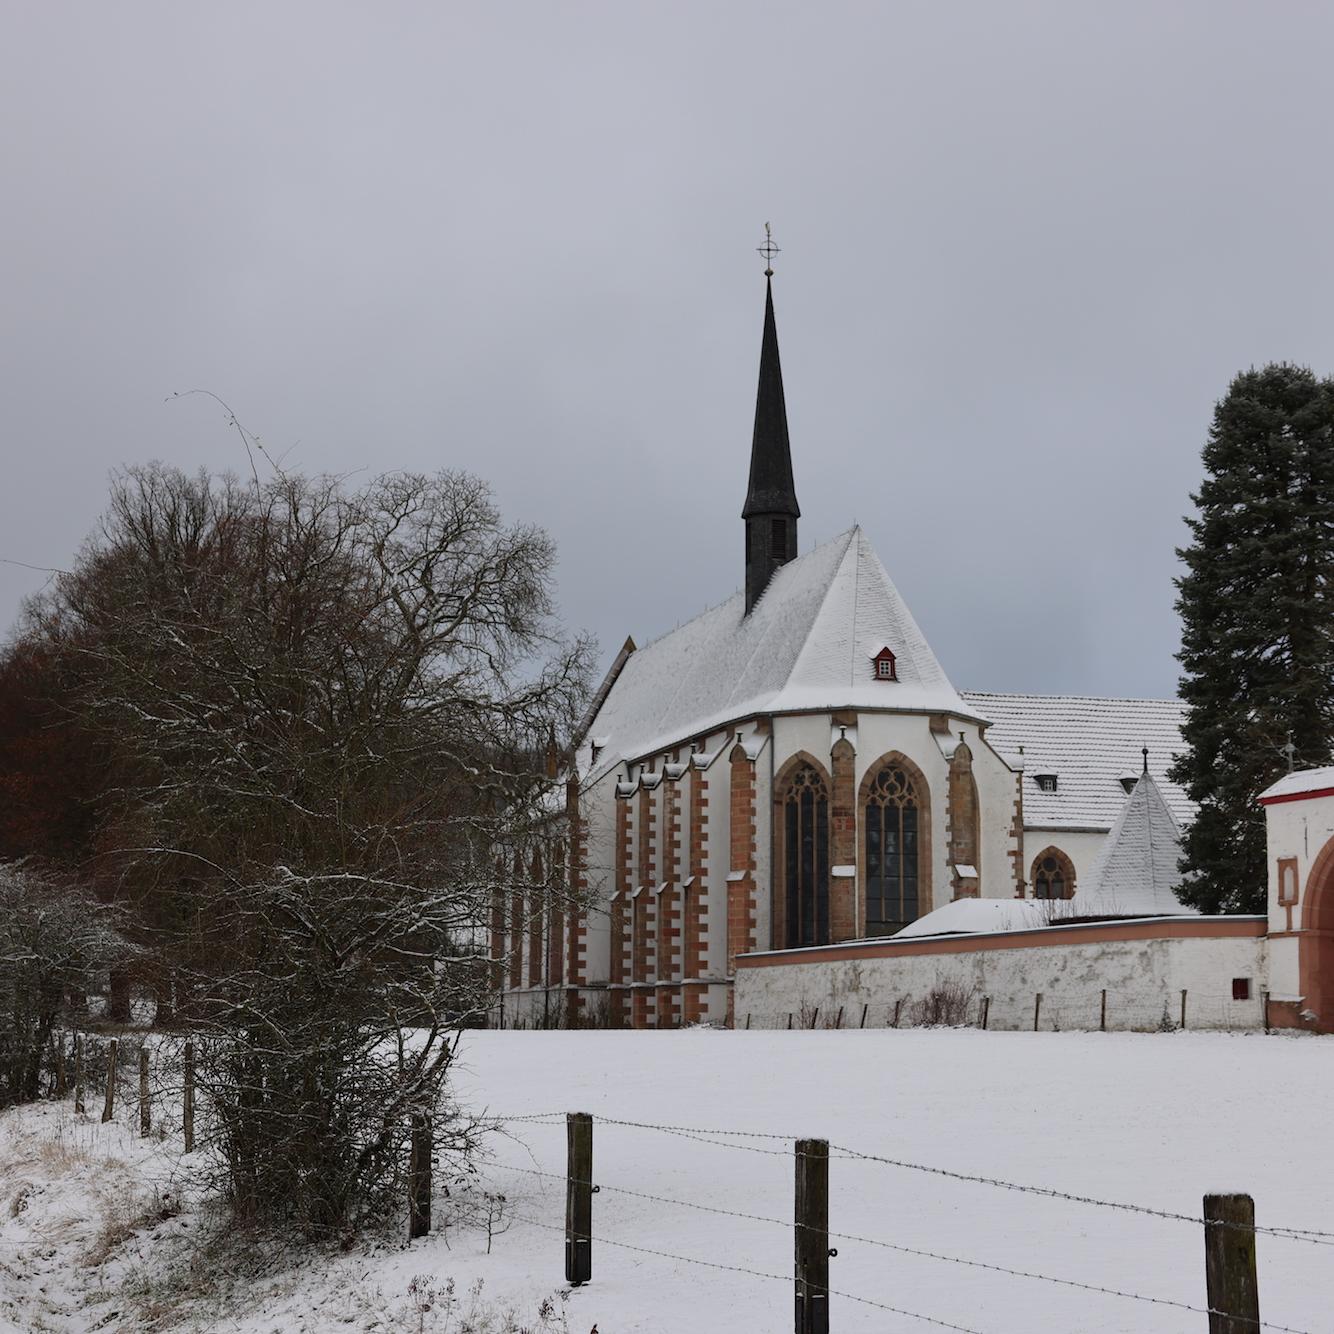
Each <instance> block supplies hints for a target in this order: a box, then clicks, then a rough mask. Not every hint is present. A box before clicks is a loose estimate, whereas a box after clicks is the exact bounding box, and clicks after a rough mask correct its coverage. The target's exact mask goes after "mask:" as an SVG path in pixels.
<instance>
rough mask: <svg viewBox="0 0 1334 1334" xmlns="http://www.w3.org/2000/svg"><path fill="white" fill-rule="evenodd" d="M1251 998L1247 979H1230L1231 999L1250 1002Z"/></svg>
mask: <svg viewBox="0 0 1334 1334" xmlns="http://www.w3.org/2000/svg"><path fill="white" fill-rule="evenodd" d="M1250 998H1251V979H1250V978H1249V977H1234V978H1233V979H1232V999H1233V1000H1234V1001H1238V1000H1250Z"/></svg>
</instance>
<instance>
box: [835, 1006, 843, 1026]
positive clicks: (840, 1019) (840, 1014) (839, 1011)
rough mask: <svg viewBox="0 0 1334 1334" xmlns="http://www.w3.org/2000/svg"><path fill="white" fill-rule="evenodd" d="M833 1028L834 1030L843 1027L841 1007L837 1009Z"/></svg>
mask: <svg viewBox="0 0 1334 1334" xmlns="http://www.w3.org/2000/svg"><path fill="white" fill-rule="evenodd" d="M834 1027H835V1028H842V1027H843V1007H842V1006H841V1005H840V1006H839V1007H838V1018H837V1019H836V1020H834Z"/></svg>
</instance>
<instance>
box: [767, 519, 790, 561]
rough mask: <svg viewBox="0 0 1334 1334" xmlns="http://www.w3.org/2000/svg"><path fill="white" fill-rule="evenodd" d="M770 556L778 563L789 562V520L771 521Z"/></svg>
mask: <svg viewBox="0 0 1334 1334" xmlns="http://www.w3.org/2000/svg"><path fill="white" fill-rule="evenodd" d="M769 554H770V555H771V556H772V557H773V558H774V560H777V561H785V560H787V520H786V519H771V520H770V521H769Z"/></svg>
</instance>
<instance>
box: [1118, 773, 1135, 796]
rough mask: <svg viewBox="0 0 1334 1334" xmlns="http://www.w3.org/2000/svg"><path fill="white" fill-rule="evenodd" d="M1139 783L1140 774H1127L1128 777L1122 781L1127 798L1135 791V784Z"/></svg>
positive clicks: (1122, 788)
mask: <svg viewBox="0 0 1334 1334" xmlns="http://www.w3.org/2000/svg"><path fill="white" fill-rule="evenodd" d="M1138 782H1139V775H1138V774H1126V776H1125V777H1124V778H1122V779H1121V791H1122V792H1124V793H1125V794H1126V796H1129V795H1130V794H1131V793H1132V792H1133V791H1134V790H1135V784H1136V783H1138Z"/></svg>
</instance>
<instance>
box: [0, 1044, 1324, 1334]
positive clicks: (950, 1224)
mask: <svg viewBox="0 0 1334 1334" xmlns="http://www.w3.org/2000/svg"><path fill="white" fill-rule="evenodd" d="M455 1087H456V1091H457V1093H458V1094H459V1095H460V1096H461V1097H462V1099H463V1101H464V1102H465V1103H466V1104H468V1105H469V1106H471V1107H472V1108H473V1109H475V1110H482V1109H488V1110H490V1111H491V1112H493V1113H496V1114H501V1115H504V1116H509V1117H516V1118H517V1117H533V1116H538V1117H540V1116H541V1115H542V1114H545V1113H555V1114H557V1117H556V1118H553V1119H552V1120H550V1121H544V1120H523V1121H517V1120H516V1121H514V1122H513V1123H512V1124H511V1126H510V1132H509V1136H508V1137H506V1136H494V1137H492V1139H491V1142H490V1153H491V1159H490V1161H489V1162H488V1163H486V1164H484V1165H483V1167H482V1173H481V1179H480V1181H479V1183H478V1186H477V1190H478V1191H490V1192H492V1193H503V1194H504V1195H505V1197H506V1205H505V1208H506V1213H507V1217H508V1220H509V1225H508V1230H506V1231H503V1232H502V1233H500V1234H499V1235H497V1236H496V1237H495V1239H494V1245H493V1249H492V1252H491V1254H489V1255H488V1254H487V1253H486V1250H487V1242H486V1234H485V1231H484V1229H482V1228H481V1227H479V1226H478V1225H477V1224H476V1223H475V1222H473V1223H458V1224H456V1225H454V1226H451V1227H449V1228H447V1230H446V1231H445V1232H444V1234H443V1235H441V1234H434V1235H432V1236H431V1237H429V1238H427V1239H424V1240H422V1241H418V1242H415V1243H413V1244H412V1245H410V1246H409V1245H404V1244H401V1243H396V1242H392V1241H389V1242H385V1243H382V1244H375V1245H358V1246H356V1247H354V1248H353V1249H351V1250H350V1251H348V1252H346V1253H328V1254H323V1255H321V1256H320V1257H318V1259H317V1260H316V1261H314V1262H308V1263H306V1264H304V1265H299V1264H296V1263H294V1262H293V1261H292V1260H291V1259H290V1257H289V1258H284V1257H281V1256H276V1255H273V1254H268V1255H264V1256H262V1257H259V1258H258V1259H257V1261H256V1262H255V1263H254V1264H253V1265H251V1266H250V1267H249V1268H248V1269H247V1268H243V1267H238V1263H237V1260H236V1255H235V1251H234V1250H230V1251H229V1250H224V1251H222V1252H219V1251H218V1250H217V1248H216V1246H215V1247H214V1248H212V1249H205V1250H203V1251H201V1250H200V1249H199V1243H198V1241H197V1240H196V1239H197V1238H198V1237H199V1236H201V1235H202V1234H203V1233H206V1232H207V1231H208V1230H209V1226H208V1224H209V1220H208V1218H207V1216H201V1213H200V1209H199V1204H198V1201H197V1200H196V1199H195V1198H194V1193H193V1192H194V1188H193V1187H192V1185H191V1183H190V1181H189V1179H188V1174H186V1175H184V1176H183V1175H182V1170H181V1164H180V1160H179V1155H178V1152H177V1150H178V1147H179V1146H178V1145H177V1144H176V1142H175V1141H174V1140H173V1139H172V1138H171V1137H170V1136H168V1137H167V1138H166V1139H164V1140H156V1139H151V1140H148V1141H141V1140H139V1139H138V1138H137V1137H136V1136H134V1135H133V1134H132V1133H131V1132H130V1129H129V1128H128V1123H129V1120H130V1116H131V1112H132V1108H130V1107H127V1108H126V1110H125V1112H124V1114H123V1115H124V1120H125V1122H126V1125H125V1126H119V1125H113V1126H109V1127H103V1126H101V1125H98V1124H97V1123H96V1120H95V1118H92V1119H89V1118H76V1117H75V1116H74V1114H73V1112H72V1109H71V1108H70V1106H69V1105H68V1104H64V1105H53V1104H45V1105H42V1106H40V1107H37V1108H28V1109H22V1110H20V1111H15V1112H9V1113H6V1114H5V1115H4V1116H3V1117H0V1328H3V1329H5V1330H8V1329H14V1330H23V1331H28V1330H37V1329H48V1330H55V1331H82V1330H93V1329H106V1330H127V1331H128V1330H140V1329H150V1328H171V1327H176V1326H177V1325H178V1324H184V1325H186V1326H193V1327H194V1328H199V1329H209V1330H219V1331H236V1332H237V1334H271V1332H273V1331H283V1332H284V1334H285V1332H286V1331H289V1330H290V1331H305V1332H307V1334H316V1332H317V1331H320V1332H322V1331H333V1330H348V1329H356V1330H361V1329H365V1330H385V1331H388V1330H399V1329H410V1330H414V1331H416V1330H422V1331H430V1330H437V1331H453V1330H457V1331H463V1330H466V1329H468V1328H489V1329H501V1328H514V1329H519V1328H529V1329H533V1330H537V1329H553V1330H560V1329H565V1328H568V1330H570V1331H573V1332H574V1334H585V1331H588V1330H590V1329H591V1328H592V1327H593V1325H594V1324H595V1323H596V1325H597V1327H598V1330H599V1331H600V1334H630V1332H631V1331H637V1332H646V1331H655V1332H656V1331H661V1332H663V1334H666V1332H668V1331H692V1332H693V1331H705V1330H708V1331H713V1330H728V1331H736V1332H737V1334H750V1332H753V1334H761V1332H763V1334H773V1332H774V1331H780V1330H783V1329H787V1328H789V1327H790V1324H791V1320H792V1316H791V1311H792V1284H791V1280H790V1274H791V1266H792V1250H793V1247H792V1231H791V1218H792V1194H793V1163H792V1147H791V1144H790V1142H788V1141H790V1140H791V1139H793V1138H795V1137H798V1136H818V1137H823V1138H827V1139H829V1140H830V1141H831V1142H832V1143H833V1144H834V1145H835V1146H842V1147H843V1148H846V1149H852V1150H856V1151H858V1152H860V1153H865V1154H871V1155H879V1156H881V1157H888V1158H895V1159H900V1160H905V1161H909V1162H913V1163H918V1164H923V1165H926V1166H930V1167H938V1168H944V1169H948V1170H949V1171H951V1172H956V1173H961V1174H971V1175H978V1176H987V1177H994V1178H1002V1179H1004V1180H1007V1181H1010V1182H1016V1183H1023V1184H1027V1185H1032V1186H1037V1187H1045V1188H1048V1189H1051V1190H1055V1191H1061V1192H1065V1193H1068V1194H1074V1195H1080V1196H1091V1197H1097V1198H1099V1199H1103V1200H1111V1201H1120V1202H1123V1203H1126V1204H1135V1205H1142V1206H1146V1207H1148V1208H1151V1209H1156V1210H1162V1211H1166V1212H1175V1213H1182V1214H1189V1215H1193V1216H1196V1217H1198V1215H1199V1211H1200V1204H1201V1197H1202V1195H1203V1194H1204V1193H1205V1192H1206V1191H1211V1190H1218V1191H1226V1190H1242V1191H1248V1192H1250V1193H1251V1194H1253V1195H1254V1196H1255V1200H1256V1211H1257V1219H1258V1222H1259V1223H1260V1225H1261V1226H1262V1227H1265V1226H1269V1227H1285V1228H1300V1229H1314V1230H1320V1231H1323V1232H1325V1233H1326V1234H1334V1140H1331V1138H1330V1136H1329V1133H1328V1129H1327V1122H1328V1114H1329V1112H1328V1109H1329V1108H1330V1107H1331V1106H1332V1105H1334V1039H1297V1038H1281V1037H1263V1036H1258V1035H1248V1036H1240V1035H1232V1036H1229V1035H1222V1034H1202V1033H1197V1034H1191V1033H1173V1034H1151V1035H1138V1034H1107V1035H1102V1034H1082V1033H1042V1034H1023V1033H982V1032H978V1031H976V1030H934V1031H923V1030H900V1031H895V1030H875V1031H866V1032H841V1033H831V1032H824V1031H820V1032H813V1033H810V1032H795V1033H786V1032H779V1033H774V1032H766V1033H723V1032H711V1031H703V1030H698V1031H686V1032H680V1033H662V1034H655V1033H639V1034H636V1033H515V1032H505V1033H484V1034H475V1035H471V1036H470V1037H469V1038H467V1039H466V1042H465V1046H464V1049H463V1053H462V1064H461V1068H460V1069H459V1071H458V1074H457V1078H456V1084H455ZM566 1111H589V1112H592V1113H593V1114H594V1116H595V1118H598V1119H597V1121H596V1122H595V1130H594V1179H595V1180H596V1181H597V1182H598V1183H599V1185H600V1187H601V1189H600V1191H599V1193H598V1194H597V1195H596V1196H595V1199H594V1236H595V1238H598V1239H603V1238H605V1239H606V1240H605V1241H602V1240H595V1243H594V1250H593V1281H592V1283H590V1284H589V1285H587V1286H586V1287H583V1288H580V1289H577V1290H576V1291H574V1292H573V1293H572V1294H570V1295H569V1296H568V1299H565V1300H562V1298H561V1294H562V1292H563V1290H564V1287H565V1285H564V1282H563V1245H564V1243H563V1236H562V1222H563V1217H564V1182H563V1173H564V1168H565V1128H564V1123H563V1117H562V1115H561V1114H563V1113H564V1112H566ZM614 1121H637V1122H652V1123H657V1124H659V1125H663V1126H674V1127H696V1128H700V1129H701V1132H702V1133H701V1134H700V1135H699V1136H690V1135H687V1134H681V1133H668V1132H666V1131H662V1130H650V1129H641V1128H637V1127H634V1126H628V1125H617V1124H613V1122H614ZM709 1131H718V1132H721V1131H728V1132H733V1131H744V1132H748V1133H747V1135H732V1134H710V1133H707V1132H709ZM764 1135H772V1136H778V1137H780V1138H777V1139H766V1138H760V1136H764ZM756 1150H763V1151H762V1152H757V1151H756ZM834 1155H835V1156H834V1160H833V1162H832V1163H831V1167H830V1228H831V1231H833V1232H835V1233H844V1234H851V1237H860V1238H867V1239H872V1240H875V1241H880V1242H884V1243H890V1244H892V1245H893V1246H896V1247H907V1248H910V1249H912V1250H915V1251H919V1252H932V1253H934V1255H936V1256H948V1257H954V1259H957V1260H968V1261H973V1262H976V1263H977V1264H978V1265H992V1266H1001V1267H1005V1268H1009V1269H1014V1270H1024V1271H1030V1272H1033V1273H1038V1274H1043V1275H1047V1276H1049V1277H1051V1278H1059V1279H1064V1280H1067V1281H1070V1282H1074V1283H1083V1284H1090V1285H1095V1286H1103V1287H1110V1288H1119V1289H1122V1290H1127V1291H1131V1292H1136V1293H1140V1294H1144V1295H1147V1296H1151V1297H1155V1298H1159V1299H1163V1300H1164V1301H1169V1302H1177V1303H1184V1304H1186V1305H1189V1306H1196V1307H1202V1306H1203V1305H1204V1300H1205V1297H1204V1262H1203V1261H1204V1255H1203V1252H1204V1247H1203V1238H1202V1229H1201V1227H1200V1226H1199V1225H1198V1224H1191V1223H1185V1222H1180V1221H1175V1220H1170V1219H1163V1218H1157V1217H1154V1216H1151V1215H1148V1214H1141V1213H1132V1212H1127V1211H1121V1210H1114V1209H1108V1208H1103V1207H1096V1206H1092V1205H1086V1204H1078V1203H1074V1202H1071V1201H1067V1200H1060V1199H1054V1198H1049V1197H1045V1196H1040V1195H1034V1194H1028V1193H1021V1192H1017V1191H1013V1190H1006V1189H1002V1188H999V1187H997V1186H992V1185H983V1184H977V1183H974V1182H969V1181H961V1180H957V1179H955V1178H952V1177H948V1176H941V1175H936V1174H932V1173H926V1172H920V1171H912V1170H907V1169H905V1168H902V1167H894V1166H889V1165H886V1164H883V1163H878V1162H874V1161H870V1160H867V1159H863V1158H852V1157H844V1156H840V1152H839V1149H838V1148H836V1149H835V1150H834ZM516 1169H523V1170H516ZM536 1172H549V1173H551V1174H552V1176H551V1177H545V1176H540V1175H533V1173H536ZM613 1188H616V1189H613ZM621 1190H624V1191H632V1192H637V1194H621V1193H619V1191H621ZM645 1195H649V1196H656V1197H660V1198H659V1199H657V1200H649V1199H645V1198H642V1197H643V1196H645ZM664 1200H671V1201H680V1202H682V1203H679V1204H678V1203H664V1202H662V1201H664ZM686 1202H688V1203H689V1204H692V1205H698V1206H706V1207H707V1209H709V1210H718V1211H727V1212H706V1211H705V1210H704V1209H700V1208H691V1207H687V1204H686ZM452 1207H453V1206H452V1205H451V1202H450V1201H446V1200H444V1199H442V1198H437V1201H436V1212H437V1215H438V1217H440V1218H445V1219H447V1218H449V1217H450V1216H451V1208H452ZM178 1208H179V1212H178V1211H177V1210H178ZM734 1214H748V1215H752V1217H750V1218H739V1217H734V1216H732V1215H734ZM766 1220H777V1221H766ZM503 1226H504V1224H503V1223H502V1227H503ZM609 1242H618V1243H621V1246H619V1247H617V1246H612V1245H610V1244H607V1243H609ZM831 1244H832V1245H834V1246H836V1247H837V1248H838V1255H837V1257H836V1258H834V1259H833V1260H831V1262H830V1283H831V1286H832V1287H833V1288H834V1289H835V1291H836V1292H842V1293H845V1294H852V1295H855V1296H858V1297H862V1298H865V1299H867V1300H868V1301H870V1302H876V1303H881V1304H882V1305H881V1306H871V1305H861V1304H858V1303H856V1302H854V1301H852V1300H850V1299H849V1297H846V1296H844V1297H840V1296H835V1297H834V1298H833V1299H832V1305H831V1316H832V1328H833V1329H834V1330H837V1331H839V1332H840V1334H842V1332H843V1331H853V1330H866V1331H871V1330H876V1331H885V1330H893V1331H898V1330H914V1329H922V1330H927V1329H930V1328H932V1326H931V1325H928V1324H924V1323H922V1322H921V1321H919V1320H916V1319H913V1318H911V1317H909V1316H908V1315H905V1314H896V1313H893V1312H891V1311H889V1310H886V1309H883V1308H884V1307H892V1308H897V1309H898V1310H899V1311H902V1312H914V1313H917V1314H919V1315H923V1316H930V1317H932V1318H933V1319H935V1320H937V1321H942V1322H946V1323H947V1325H948V1326H951V1327H959V1328H963V1329H967V1330H975V1331H981V1332H983V1334H1017V1332H1018V1331H1024V1334H1032V1331H1044V1330H1045V1331H1053V1332H1060V1334H1065V1332H1066V1331H1084V1330H1087V1331H1099V1332H1100V1334H1101V1332H1108V1334H1110V1331H1137V1332H1144V1334H1156V1332H1158V1331H1162V1332H1163V1334H1166V1332H1167V1331H1172V1334H1176V1332H1177V1331H1195V1330H1199V1331H1203V1330H1204V1329H1205V1328H1206V1323H1207V1322H1206V1320H1205V1317H1204V1316H1203V1315H1200V1314H1197V1313H1193V1312H1191V1311H1188V1310H1183V1309H1181V1307H1179V1306H1171V1305H1158V1304H1150V1303H1146V1302H1141V1301H1133V1300H1129V1299H1127V1298H1124V1297H1116V1296H1111V1295H1105V1294H1099V1293H1094V1292H1089V1291H1086V1290H1084V1289H1081V1288H1075V1287H1070V1286H1062V1285H1059V1284H1056V1283H1053V1282H1048V1281H1043V1280H1040V1279H1036V1278H1023V1277H1015V1276H1012V1275H1008V1274H1003V1273H998V1272H995V1271H994V1270H992V1269H986V1268H980V1267H969V1266H965V1265H962V1264H959V1263H953V1262H951V1261H950V1260H946V1259H940V1258H931V1257H929V1256H926V1255H921V1254H917V1255H914V1254H909V1253H907V1252H905V1251H903V1250H895V1249H888V1248H886V1247H885V1246H872V1245H869V1244H867V1242H866V1241H858V1240H852V1239H850V1237H849V1236H842V1237H834V1238H832V1239H831ZM1331 1246H1334V1235H1326V1236H1324V1237H1317V1238H1314V1239H1313V1240H1308V1241H1298V1240H1293V1239H1289V1238H1286V1237H1281V1236H1275V1235H1269V1234H1264V1235H1261V1236H1260V1238H1259V1242H1258V1249H1259V1257H1260V1260H1259V1263H1260V1290H1261V1314H1262V1316H1263V1317H1264V1319H1265V1321H1266V1322H1267V1323H1268V1322H1272V1323H1273V1324H1274V1325H1277V1326H1287V1327H1290V1328H1293V1329H1298V1330H1309V1331H1317V1330H1319V1331H1327V1330H1330V1329H1331V1328H1334V1320H1331V1317H1330V1314H1329V1312H1330V1310H1331V1309H1334V1265H1331V1264H1330V1261H1331V1260H1334V1251H1331V1249H1330V1247H1331ZM630 1248H635V1249H630ZM655 1252H658V1253H661V1254H655ZM668 1256H675V1257H680V1258H677V1259H671V1258H667V1257H668ZM694 1261H698V1262H701V1263H693V1262H694ZM704 1262H707V1263H704ZM710 1265H712V1266H719V1267H717V1268H711V1267H708V1266H710ZM743 1270H751V1271H756V1272H755V1273H743V1272H738V1271H743ZM762 1275H771V1276H776V1277H763V1276H762ZM449 1280H453V1282H454V1285H455V1298H454V1301H453V1304H452V1305H451V1302H450V1301H449V1300H448V1299H447V1298H445V1299H442V1296H441V1294H442V1293H443V1292H444V1289H445V1285H446V1283H447V1282H448V1281H449ZM478 1280H481V1281H482V1282H483V1285H484V1287H483V1296H482V1298H481V1300H480V1302H478V1303H473V1304H474V1305H478V1306H482V1305H488V1304H489V1305H492V1306H493V1307H504V1306H509V1307H512V1308H513V1310H514V1311H515V1312H516V1322H515V1323H514V1324H513V1325H512V1326H505V1325H503V1324H500V1325H495V1324H493V1325H490V1326H483V1325H481V1324H474V1325H472V1326H469V1325H468V1323H467V1322H466V1321H465V1319H464V1317H463V1314H462V1308H463V1307H466V1306H468V1305H469V1303H472V1302H473V1299H472V1298H470V1297H467V1296H466V1294H467V1293H468V1291H469V1289H470V1288H471V1287H472V1286H473V1285H474V1284H475V1283H476V1282H477V1281H478ZM196 1285H199V1286H201V1288H202V1293H203V1295H202V1296H201V1297H200V1298H198V1299H192V1300H187V1301H182V1299H181V1294H182V1292H184V1291H187V1290H189V1289H191V1288H192V1287H194V1286H196ZM432 1293H433V1294H434V1298H432V1296H431V1294H432ZM553 1295H555V1298H556V1300H555V1303H554V1307H555V1315H554V1316H552V1317H550V1318H549V1319H548V1320H547V1321H546V1323H545V1324H543V1323H542V1322H541V1321H540V1319H539V1316H538V1310H539V1306H540V1303H541V1302H542V1301H543V1299H544V1298H547V1297H551V1296H553ZM428 1306H429V1307H430V1309H429V1310H428V1309H425V1308H426V1307H428ZM154 1319H156V1321H157V1323H156V1324H154V1323H152V1322H153V1320H154ZM6 1321H7V1322H8V1323H5V1322H6ZM562 1321H563V1322H564V1323H562Z"/></svg>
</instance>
